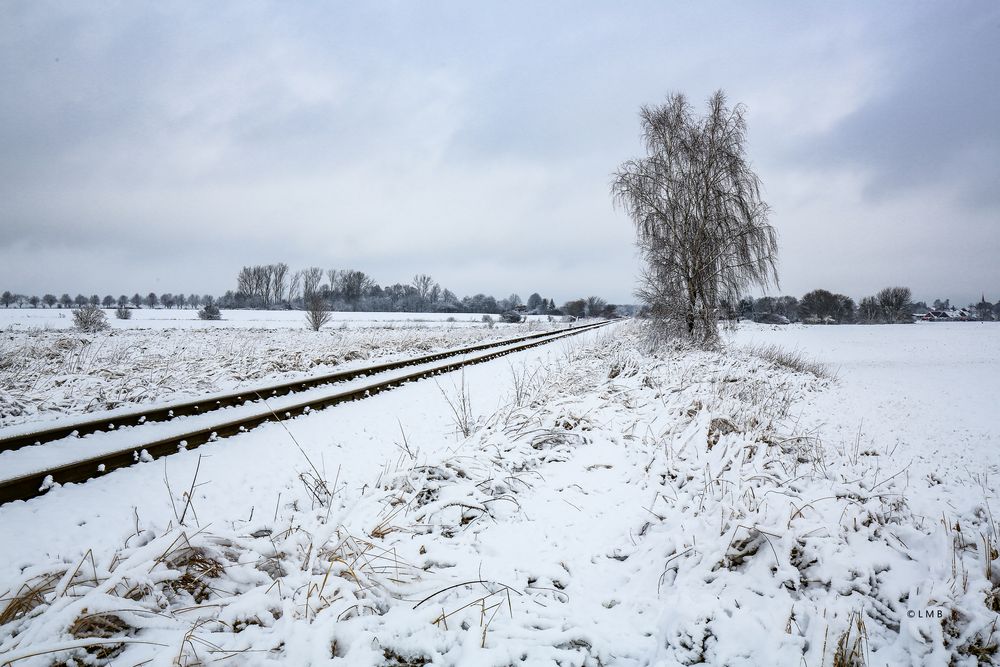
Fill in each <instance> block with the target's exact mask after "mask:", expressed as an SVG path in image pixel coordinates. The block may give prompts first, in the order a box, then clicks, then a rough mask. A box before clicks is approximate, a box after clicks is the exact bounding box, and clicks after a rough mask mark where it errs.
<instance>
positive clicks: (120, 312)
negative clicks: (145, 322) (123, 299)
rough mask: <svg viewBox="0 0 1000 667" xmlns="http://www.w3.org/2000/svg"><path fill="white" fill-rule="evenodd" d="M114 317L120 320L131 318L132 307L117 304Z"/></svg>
mask: <svg viewBox="0 0 1000 667" xmlns="http://www.w3.org/2000/svg"><path fill="white" fill-rule="evenodd" d="M115 317H117V318H118V319H120V320H130V319H132V309H131V308H128V307H127V306H118V308H116V309H115Z"/></svg>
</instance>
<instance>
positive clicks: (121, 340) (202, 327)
mask: <svg viewBox="0 0 1000 667" xmlns="http://www.w3.org/2000/svg"><path fill="white" fill-rule="evenodd" d="M331 315H332V316H333V319H332V321H331V322H330V323H329V324H328V325H326V326H325V327H324V328H323V329H321V330H320V331H319V332H314V331H310V330H307V329H306V328H305V323H304V315H303V313H302V311H283V310H272V311H223V318H224V319H222V320H219V321H203V320H199V319H198V316H197V313H196V311H193V310H187V311H181V310H149V309H140V310H136V311H134V315H133V319H131V320H116V319H114V318H113V317H111V318H110V319H109V323H110V324H111V327H112V328H111V330H110V331H108V332H107V333H104V334H88V333H81V332H78V331H76V330H73V329H71V328H67V327H69V326H70V325H71V324H72V321H73V320H72V315H71V313H70V311H67V310H62V311H60V310H58V309H56V310H45V309H37V310H36V309H5V310H0V323H2V324H3V327H4V328H3V330H2V331H0V430H2V429H3V428H4V427H7V426H12V425H16V424H20V423H24V422H26V421H40V420H50V419H54V418H57V417H64V416H67V415H75V414H83V413H96V412H109V411H110V412H111V413H112V414H113V411H115V410H119V409H127V408H128V407H129V406H136V405H150V404H155V403H158V402H160V403H162V402H170V401H176V400H181V399H184V398H192V397H197V396H200V395H205V394H211V393H216V392H221V391H229V390H240V389H243V388H252V387H256V386H261V385H262V384H266V383H269V382H271V381H278V380H289V379H294V378H297V377H302V376H306V375H315V374H322V373H328V372H332V371H334V370H343V369H349V368H354V367H358V366H362V365H366V364H371V363H373V362H374V361H376V360H379V361H386V360H390V359H396V358H399V357H409V356H416V355H419V354H425V353H429V352H436V351H440V350H443V349H446V348H452V347H460V346H467V345H474V344H476V343H481V342H488V341H495V340H501V339H503V338H508V337H512V336H516V335H519V334H521V333H528V332H535V331H546V330H554V329H557V328H559V327H564V326H566V325H564V324H562V323H561V322H559V321H555V322H549V321H548V318H544V317H538V316H532V317H530V318H529V319H528V321H527V322H524V323H521V324H517V325H513V324H504V323H501V322H497V323H493V324H486V323H484V322H483V321H482V318H483V316H482V315H478V314H477V315H471V314H468V313H463V314H459V315H449V316H446V315H437V314H425V313H331ZM449 320H453V321H449Z"/></svg>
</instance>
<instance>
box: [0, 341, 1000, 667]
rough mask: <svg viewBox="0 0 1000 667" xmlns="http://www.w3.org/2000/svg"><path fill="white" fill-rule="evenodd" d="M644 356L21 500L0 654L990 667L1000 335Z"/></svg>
mask: <svg viewBox="0 0 1000 667" xmlns="http://www.w3.org/2000/svg"><path fill="white" fill-rule="evenodd" d="M644 340H645V339H644V337H643V333H642V331H641V325H640V324H639V323H621V324H617V325H615V326H614V327H612V328H611V329H610V330H604V331H596V332H593V333H588V334H584V335H582V336H579V337H577V338H574V339H572V340H568V341H562V342H559V343H555V344H552V345H548V346H543V347H539V348H535V349H532V350H529V351H525V352H521V353H517V354H515V355H511V356H509V357H505V358H504V359H502V360H498V361H496V362H491V363H489V364H483V365H479V366H475V367H470V368H468V369H466V370H465V371H464V372H463V373H453V374H451V375H446V376H441V378H440V379H439V380H438V383H437V384H435V383H434V382H430V381H427V382H420V383H415V384H411V385H407V386H404V387H402V388H400V389H397V390H394V391H392V392H388V393H385V394H380V395H377V396H375V397H373V398H371V399H368V400H365V401H361V402H357V403H351V404H345V405H341V406H338V407H336V408H333V409H330V410H326V411H323V412H320V413H316V414H313V415H309V416H307V417H301V418H298V419H295V420H291V421H289V422H287V423H286V424H284V425H278V424H271V425H265V426H263V427H261V428H258V429H256V430H254V431H251V432H249V433H246V434H243V435H240V436H238V437H234V438H230V439H226V440H223V441H220V442H217V443H213V444H211V445H208V446H206V447H203V448H200V449H198V450H196V451H190V452H180V453H178V454H177V455H175V456H171V457H168V458H166V459H163V460H160V461H153V462H148V463H141V464H139V465H137V466H134V467H133V468H129V469H125V470H120V471H116V472H113V473H110V474H108V475H106V476H104V477H102V478H100V479H96V480H93V481H91V482H89V483H87V484H85V485H69V486H65V487H56V488H53V489H51V490H50V491H49V492H48V493H47V494H46V495H45V496H43V497H41V498H37V499H35V500H32V501H29V502H16V503H10V504H8V505H5V506H2V507H0V535H2V536H3V539H2V540H0V591H3V590H5V589H8V593H6V594H5V595H4V596H3V597H4V598H5V602H4V603H0V664H3V661H4V660H7V661H15V660H16V662H14V663H13V664H15V665H18V666H19V667H20V665H50V664H53V663H59V664H69V663H68V660H70V659H72V660H75V661H76V662H77V664H87V663H107V662H109V661H110V662H113V663H114V664H137V663H142V662H145V661H148V662H146V664H151V665H171V664H187V665H191V664H206V663H210V662H214V661H225V662H228V663H231V664H252V665H258V664H259V665H305V664H317V665H318V664H330V665H424V664H441V665H463V666H464V665H497V666H500V665H555V664H559V665H595V666H596V665H690V664H712V665H785V664H788V665H808V666H817V667H818V666H821V665H834V664H837V665H860V664H868V665H947V664H957V665H975V664H979V663H980V661H984V662H985V661H989V660H990V659H996V651H997V649H996V646H997V641H998V632H997V631H996V629H995V624H996V622H997V613H998V611H1000V560H998V559H997V555H998V554H997V551H996V549H997V546H996V545H997V532H996V525H995V523H994V519H993V511H994V510H996V508H997V507H998V506H1000V505H998V502H997V501H998V498H997V496H998V492H997V485H996V483H995V479H996V477H997V475H998V474H1000V447H998V445H1000V441H998V440H1000V436H998V429H997V428H996V425H995V421H996V416H995V412H996V410H995V406H996V404H997V402H998V401H997V392H996V389H995V387H996V378H997V377H1000V375H998V374H1000V326H990V325H975V324H973V325H969V324H956V325H942V324H928V325H919V324H918V325H912V326H884V327H857V326H844V327H811V328H809V327H798V326H796V327H783V328H770V327H760V326H754V325H750V326H744V327H743V328H741V329H740V330H739V331H738V332H736V333H735V334H734V335H733V336H732V341H731V343H730V346H729V348H728V350H726V351H725V352H702V351H694V350H690V349H685V348H684V347H682V346H669V347H667V348H661V349H658V350H655V351H653V350H650V349H648V348H647V346H646V345H645V342H644ZM760 344H774V345H778V346H780V347H782V348H785V349H786V350H798V351H800V352H801V353H802V354H803V355H804V356H805V357H808V358H812V359H815V360H818V361H820V362H823V363H825V364H826V365H827V368H828V369H829V370H828V373H822V372H821V373H820V374H819V375H818V376H817V375H816V374H814V373H810V372H797V371H795V370H794V369H792V368H789V367H788V366H786V365H782V364H781V363H775V362H773V361H771V360H768V359H765V358H762V356H760V355H761V350H760V347H759V346H760ZM752 346H757V347H756V348H754V349H751V347H752ZM779 360H780V359H779ZM463 397H464V399H467V400H463ZM463 405H468V406H469V407H468V410H463V408H462V406H463ZM463 425H464V426H467V427H469V428H467V429H466V430H467V431H468V435H466V434H463V433H462V432H460V431H461V430H462V429H461V427H462V426H463ZM189 492H190V493H189Z"/></svg>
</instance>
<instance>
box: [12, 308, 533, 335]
mask: <svg viewBox="0 0 1000 667" xmlns="http://www.w3.org/2000/svg"><path fill="white" fill-rule="evenodd" d="M105 312H106V313H107V316H108V324H110V325H111V326H112V327H113V328H115V329H301V328H302V327H303V326H305V319H304V313H303V312H302V311H301V310H223V311H222V319H221V320H202V319H199V318H198V311H197V310H191V309H183V308H169V309H168V308H153V309H150V308H136V309H134V310H132V318H131V319H128V320H119V319H116V318H115V315H114V313H115V311H114V309H106V310H105ZM491 317H492V318H493V319H494V320H495V319H497V316H496V315H492V316H491ZM482 319H483V316H482V315H481V314H472V313H454V314H448V313H353V312H351V313H348V312H331V313H330V323H329V324H328V325H326V326H327V327H329V328H348V327H349V328H352V329H356V328H360V327H381V328H386V327H388V328H416V329H420V328H427V327H447V328H460V327H481V326H482V325H483V321H482ZM528 321H529V322H546V321H548V318H547V317H546V316H543V315H530V316H528ZM72 326H73V311H72V310H71V309H68V308H0V330H3V331H20V330H24V329H69V328H71V327H72ZM497 326H505V325H502V324H498V325H497Z"/></svg>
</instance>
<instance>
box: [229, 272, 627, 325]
mask: <svg viewBox="0 0 1000 667" xmlns="http://www.w3.org/2000/svg"><path fill="white" fill-rule="evenodd" d="M317 302H319V303H320V304H321V305H322V306H323V307H325V308H328V309H329V310H335V311H366V312H408V313H489V314H501V313H505V312H511V311H516V312H522V313H526V314H535V315H571V316H574V317H587V316H589V317H598V316H612V315H614V314H615V313H616V310H617V308H616V306H614V305H611V304H608V303H607V302H606V301H605V300H604V299H602V298H600V297H596V296H591V297H587V298H583V299H576V300H572V301H567V302H566V303H564V304H563V305H562V306H557V305H556V302H555V300H554V299H551V298H547V297H543V296H542V295H541V294H539V293H538V292H535V293H532V295H531V296H529V297H528V300H527V302H524V301H522V300H521V297H520V296H519V295H518V294H511V295H509V296H507V297H504V298H500V299H498V298H496V297H493V296H490V295H487V294H474V295H472V296H465V297H462V298H459V297H458V296H457V295H456V294H455V293H454V292H452V291H451V290H450V289H447V288H446V287H443V286H441V285H440V284H439V283H438V282H437V281H435V280H434V278H432V277H431V276H430V275H427V274H425V273H418V274H417V275H415V276H413V279H412V280H411V281H410V282H409V283H405V284H404V283H395V284H392V285H386V286H382V285H380V284H379V283H378V282H377V281H376V280H375V279H374V278H373V277H372V276H370V275H368V274H367V273H365V272H364V271H358V270H356V269H322V268H320V267H316V266H313V267H308V268H305V269H300V270H298V271H290V270H289V268H288V265H287V264H284V263H278V264H261V265H255V266H244V267H243V268H241V269H240V271H239V273H238V274H237V276H236V289H235V290H229V291H227V292H226V293H225V294H224V295H223V296H221V297H220V298H219V299H218V302H217V303H218V305H219V306H221V307H222V308H230V309H239V308H265V309H266V308H289V309H300V310H311V309H312V308H311V306H313V305H315V304H317Z"/></svg>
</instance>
